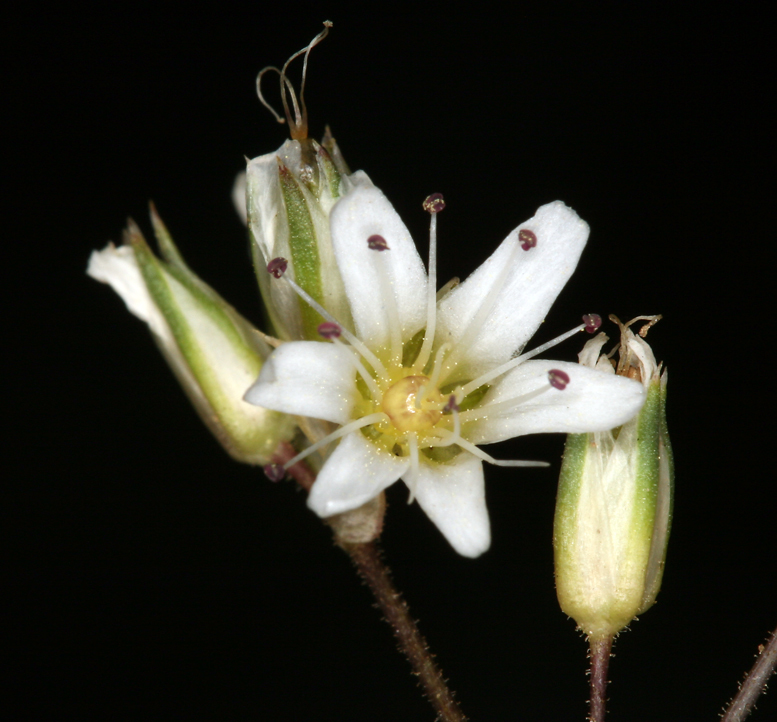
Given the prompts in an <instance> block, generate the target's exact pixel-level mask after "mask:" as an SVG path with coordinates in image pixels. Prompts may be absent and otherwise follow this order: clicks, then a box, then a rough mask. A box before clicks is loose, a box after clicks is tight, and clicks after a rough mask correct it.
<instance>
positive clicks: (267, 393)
mask: <svg viewBox="0 0 777 722" xmlns="http://www.w3.org/2000/svg"><path fill="white" fill-rule="evenodd" d="M358 394H359V392H358V391H357V389H356V369H355V368H354V365H353V356H352V355H351V352H350V351H349V350H348V349H347V348H345V347H344V346H336V345H335V344H331V343H319V342H318V341H292V342H290V343H285V344H283V345H282V346H280V347H279V348H277V349H276V350H275V351H273V353H272V354H271V355H270V357H269V358H268V359H267V361H265V363H264V366H263V367H262V371H261V373H260V374H259V378H258V379H257V381H256V383H255V384H254V385H253V386H252V387H251V388H250V389H248V391H247V392H246V395H245V396H244V399H245V400H246V401H248V403H249V404H255V405H256V406H264V407H265V408H266V409H273V410H274V411H284V412H286V413H287V414H295V415H297V416H311V417H313V418H314V419H324V420H326V421H333V422H334V423H336V424H345V423H347V422H348V421H350V420H351V410H352V409H353V405H354V403H355V402H356V400H357V398H358Z"/></svg>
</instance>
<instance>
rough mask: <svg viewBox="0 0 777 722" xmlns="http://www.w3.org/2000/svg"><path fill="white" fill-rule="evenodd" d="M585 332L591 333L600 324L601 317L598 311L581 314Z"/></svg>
mask: <svg viewBox="0 0 777 722" xmlns="http://www.w3.org/2000/svg"><path fill="white" fill-rule="evenodd" d="M583 323H584V324H585V330H586V333H593V332H594V331H597V330H598V329H599V326H601V325H602V317H601V316H600V315H599V314H598V313H587V314H586V315H585V316H583Z"/></svg>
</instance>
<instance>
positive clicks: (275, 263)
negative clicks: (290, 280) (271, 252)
mask: <svg viewBox="0 0 777 722" xmlns="http://www.w3.org/2000/svg"><path fill="white" fill-rule="evenodd" d="M288 267H289V262H288V261H287V260H286V259H285V258H281V257H280V256H278V258H273V259H272V261H270V262H269V263H268V264H267V272H268V273H271V274H272V275H273V276H274V277H275V278H280V277H281V276H282V275H283V274H284V273H286V269H287V268H288Z"/></svg>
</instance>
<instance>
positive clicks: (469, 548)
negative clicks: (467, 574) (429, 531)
mask: <svg viewBox="0 0 777 722" xmlns="http://www.w3.org/2000/svg"><path fill="white" fill-rule="evenodd" d="M415 487H416V488H415V498H416V501H417V502H418V504H419V506H420V507H421V508H422V509H423V510H424V511H425V512H426V514H427V516H428V517H429V518H430V519H431V520H432V521H433V522H434V523H435V524H436V525H437V528H438V529H439V530H440V531H441V532H442V534H443V536H444V537H445V538H446V539H447V540H448V541H449V542H450V544H451V546H452V547H453V548H454V549H455V550H456V551H457V552H458V553H459V554H461V555H462V556H465V557H478V556H480V555H481V554H482V553H483V552H484V551H486V550H487V549H488V547H489V546H491V526H490V523H489V521H488V510H487V509H486V489H485V482H484V478H483V463H482V462H481V461H480V459H478V458H476V457H474V456H472V454H469V453H467V452H462V453H461V454H459V455H458V456H457V457H456V458H455V459H454V460H453V461H451V462H450V463H447V464H435V463H424V462H422V463H421V465H420V469H419V474H418V478H417V479H416V482H415Z"/></svg>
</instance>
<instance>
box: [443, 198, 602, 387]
mask: <svg viewBox="0 0 777 722" xmlns="http://www.w3.org/2000/svg"><path fill="white" fill-rule="evenodd" d="M524 229H527V230H531V231H533V232H534V233H535V235H536V236H537V245H536V246H535V247H534V248H530V249H529V250H528V251H524V250H523V249H522V248H521V245H520V242H519V239H518V234H519V232H520V231H521V230H524ZM587 239H588V224H587V223H585V222H584V221H582V220H581V219H580V217H579V216H578V215H577V213H575V212H574V211H573V210H572V209H571V208H569V207H567V206H565V205H564V204H563V203H562V202H561V201H556V202H555V203H549V204H548V205H545V206H542V207H541V208H539V209H538V210H537V213H536V214H535V216H534V217H533V218H531V219H529V220H528V221H526V223H522V224H521V225H520V226H518V228H516V229H515V230H514V231H513V232H512V233H511V234H510V235H509V236H508V237H507V238H506V239H505V240H504V241H503V242H502V244H501V245H500V246H499V248H497V250H496V251H495V252H494V253H493V254H492V255H491V257H490V258H488V259H487V260H486V261H485V263H483V265H481V266H480V268H478V269H477V270H476V271H475V272H474V273H473V274H472V275H471V276H470V277H469V278H468V279H467V280H466V281H465V282H464V283H462V284H461V285H460V286H458V287H456V288H455V289H453V291H451V293H449V294H448V295H447V296H446V297H445V298H444V299H443V301H442V302H441V303H440V306H439V309H438V316H437V323H438V328H439V331H438V339H439V340H440V341H453V342H456V341H458V340H459V339H461V338H462V336H463V335H464V334H465V333H466V337H465V339H464V343H465V344H466V346H467V348H466V349H462V352H463V353H465V354H466V362H467V370H468V371H470V372H471V373H472V374H473V375H474V374H475V373H476V372H481V371H483V370H485V369H486V368H492V367H493V366H496V365H498V364H501V363H504V362H505V361H508V360H509V359H510V358H511V356H512V354H513V353H514V352H515V351H516V350H520V349H522V348H523V347H524V346H525V345H526V343H527V342H528V341H529V339H530V338H531V337H532V336H533V335H534V332H535V331H536V330H537V328H538V327H539V325H540V324H541V323H542V321H543V319H544V318H545V314H546V313H547V312H548V309H549V308H550V307H551V305H552V303H553V301H555V299H556V296H558V294H559V292H560V291H561V289H562V288H563V287H564V285H565V284H566V282H567V280H568V279H569V277H570V276H571V275H572V272H573V271H574V270H575V267H576V266H577V262H578V259H579V258H580V254H581V253H582V251H583V248H584V246H585V243H586V240H587ZM489 304H493V305H492V306H491V310H490V311H489V312H488V313H487V314H486V315H485V318H481V319H478V320H476V321H475V326H473V327H472V328H471V329H470V330H469V332H467V327H468V325H469V323H470V321H472V320H473V319H475V317H476V314H477V313H478V311H479V309H480V308H481V306H483V307H485V306H486V305H489ZM440 334H442V335H440ZM470 334H472V335H470Z"/></svg>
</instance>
